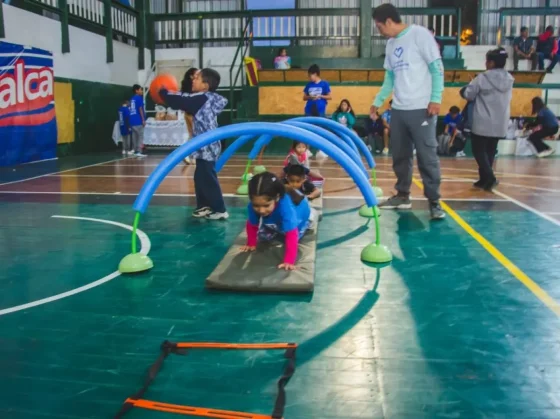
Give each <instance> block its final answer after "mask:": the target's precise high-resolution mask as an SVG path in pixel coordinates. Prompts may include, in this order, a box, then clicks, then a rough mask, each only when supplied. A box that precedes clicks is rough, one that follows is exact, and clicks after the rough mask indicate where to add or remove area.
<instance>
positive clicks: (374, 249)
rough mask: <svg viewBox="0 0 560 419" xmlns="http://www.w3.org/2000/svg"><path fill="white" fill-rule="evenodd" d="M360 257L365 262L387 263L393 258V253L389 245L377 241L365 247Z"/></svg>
mask: <svg viewBox="0 0 560 419" xmlns="http://www.w3.org/2000/svg"><path fill="white" fill-rule="evenodd" d="M360 257H361V259H362V260H363V261H364V262H369V263H387V262H391V261H392V260H393V255H392V254H391V251H390V250H389V248H388V247H387V246H384V245H382V244H380V245H377V244H375V243H372V244H369V245H367V246H366V247H364V248H363V250H362V254H361V256H360Z"/></svg>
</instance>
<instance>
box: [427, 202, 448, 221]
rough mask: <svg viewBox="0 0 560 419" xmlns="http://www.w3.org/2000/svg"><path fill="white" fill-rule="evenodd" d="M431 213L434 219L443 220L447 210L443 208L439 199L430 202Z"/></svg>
mask: <svg viewBox="0 0 560 419" xmlns="http://www.w3.org/2000/svg"><path fill="white" fill-rule="evenodd" d="M430 215H431V217H432V220H441V219H443V218H445V212H444V211H443V209H442V208H441V205H440V203H439V201H434V202H430Z"/></svg>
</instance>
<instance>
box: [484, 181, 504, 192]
mask: <svg viewBox="0 0 560 419" xmlns="http://www.w3.org/2000/svg"><path fill="white" fill-rule="evenodd" d="M499 184H500V182H499V181H498V179H494V180H493V181H491V182H488V183H487V184H486V185H485V186H484V190H485V191H486V192H492V189H494V188H495V187H496V186H498V185H499Z"/></svg>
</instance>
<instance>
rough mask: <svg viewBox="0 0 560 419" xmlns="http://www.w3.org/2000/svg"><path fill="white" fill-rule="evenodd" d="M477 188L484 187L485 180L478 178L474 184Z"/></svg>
mask: <svg viewBox="0 0 560 419" xmlns="http://www.w3.org/2000/svg"><path fill="white" fill-rule="evenodd" d="M472 185H473V186H474V187H475V188H479V189H482V188H484V182H483V181H482V180H477V181H476V182H475V183H473V184H472Z"/></svg>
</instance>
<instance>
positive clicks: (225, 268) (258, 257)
mask: <svg viewBox="0 0 560 419" xmlns="http://www.w3.org/2000/svg"><path fill="white" fill-rule="evenodd" d="M316 220H317V218H316ZM246 244H247V233H246V232H245V231H243V232H242V233H241V234H239V236H237V238H236V239H235V242H234V244H233V246H232V247H231V248H230V249H229V251H228V252H227V254H226V255H225V256H224V258H223V259H222V261H221V262H220V264H219V265H218V266H217V267H216V269H215V270H214V272H212V273H211V274H210V276H209V277H208V278H206V288H212V289H222V290H235V291H251V292H286V293H303V292H311V291H313V281H314V278H315V253H316V251H317V250H316V248H317V222H314V223H313V225H312V226H311V227H310V228H309V230H308V231H307V232H306V233H305V235H304V236H303V237H302V238H301V240H300V241H299V246H298V258H297V262H296V265H297V267H298V269H297V270H295V271H284V270H281V269H278V265H279V264H281V263H282V261H283V259H284V243H283V242H280V241H273V242H270V243H266V242H265V243H259V244H258V246H257V250H256V251H254V252H251V253H241V252H240V251H239V248H240V247H241V246H244V245H246Z"/></svg>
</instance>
